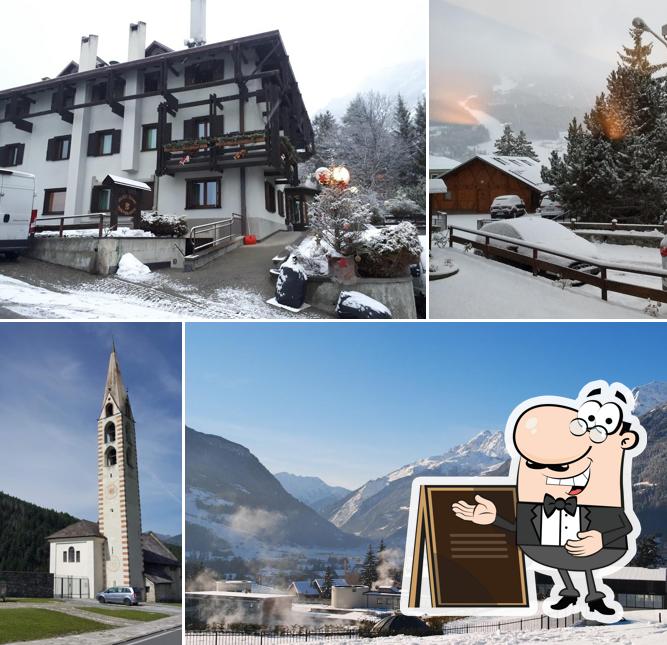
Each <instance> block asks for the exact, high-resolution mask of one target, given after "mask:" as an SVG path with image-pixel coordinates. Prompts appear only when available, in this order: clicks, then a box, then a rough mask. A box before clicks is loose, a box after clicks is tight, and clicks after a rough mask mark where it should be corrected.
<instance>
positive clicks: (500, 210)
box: [491, 195, 526, 219]
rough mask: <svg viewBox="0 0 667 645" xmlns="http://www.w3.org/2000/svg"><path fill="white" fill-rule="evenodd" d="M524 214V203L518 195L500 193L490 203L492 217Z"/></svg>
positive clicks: (505, 217)
mask: <svg viewBox="0 0 667 645" xmlns="http://www.w3.org/2000/svg"><path fill="white" fill-rule="evenodd" d="M525 214H526V205H525V204H524V203H523V199H521V197H519V196H518V195H500V196H499V197H496V198H495V199H494V200H493V203H492V204H491V217H492V219H498V218H504V219H507V218H510V217H520V216H521V215H525Z"/></svg>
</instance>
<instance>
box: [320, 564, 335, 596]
mask: <svg viewBox="0 0 667 645" xmlns="http://www.w3.org/2000/svg"><path fill="white" fill-rule="evenodd" d="M331 587H333V572H332V571H331V567H327V568H326V569H325V571H324V588H323V589H322V597H323V598H331Z"/></svg>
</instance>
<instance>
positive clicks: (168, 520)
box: [0, 323, 182, 535]
mask: <svg viewBox="0 0 667 645" xmlns="http://www.w3.org/2000/svg"><path fill="white" fill-rule="evenodd" d="M112 334H113V336H114V337H115V339H116V347H117V353H118V358H119V363H120V368H121V372H122V375H123V380H124V382H125V385H126V387H127V389H128V392H129V394H130V402H131V404H132V411H133V413H134V416H135V420H136V435H137V455H138V460H139V486H140V489H141V513H142V525H143V530H144V531H148V530H152V531H156V532H157V533H162V534H168V535H177V534H180V532H181V508H182V505H181V455H182V451H181V436H182V433H181V398H182V397H181V325H180V324H166V323H163V324H117V325H111V324H105V323H95V324H60V323H38V324H29V323H24V324H20V323H17V324H14V323H4V324H3V325H2V331H1V333H0V356H2V370H1V371H0V490H1V491H3V492H5V493H7V494H9V495H12V496H14V497H18V498H20V499H23V500H26V501H28V502H32V503H34V504H38V505H39V506H44V507H47V508H53V509H56V510H58V511H66V512H68V513H70V514H72V515H74V516H75V517H78V518H80V519H87V520H92V521H97V419H98V417H99V415H100V411H101V406H102V399H103V396H104V385H105V381H106V373H107V366H108V363H109V353H110V351H111V337H112Z"/></svg>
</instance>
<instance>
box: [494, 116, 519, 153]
mask: <svg viewBox="0 0 667 645" xmlns="http://www.w3.org/2000/svg"><path fill="white" fill-rule="evenodd" d="M495 146H496V154H497V155H501V156H503V157H508V156H511V155H513V154H514V149H515V146H516V138H515V137H514V132H513V131H512V126H511V125H510V124H509V123H506V124H505V129H504V130H503V133H502V135H500V138H499V139H496V143H495Z"/></svg>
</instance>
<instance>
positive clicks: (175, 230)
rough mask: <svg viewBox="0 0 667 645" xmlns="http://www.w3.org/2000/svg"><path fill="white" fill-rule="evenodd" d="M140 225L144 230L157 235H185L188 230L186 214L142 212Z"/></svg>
mask: <svg viewBox="0 0 667 645" xmlns="http://www.w3.org/2000/svg"><path fill="white" fill-rule="evenodd" d="M140 226H141V228H142V230H144V231H148V232H150V233H153V235H155V236H156V237H183V236H184V235H185V234H186V233H187V232H188V226H187V224H186V223H185V216H184V215H161V214H160V213H157V212H153V213H142V214H141V221H140Z"/></svg>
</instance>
